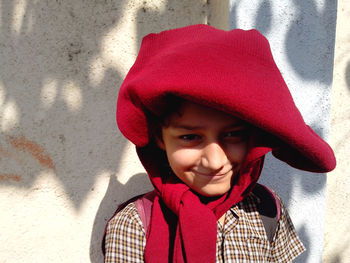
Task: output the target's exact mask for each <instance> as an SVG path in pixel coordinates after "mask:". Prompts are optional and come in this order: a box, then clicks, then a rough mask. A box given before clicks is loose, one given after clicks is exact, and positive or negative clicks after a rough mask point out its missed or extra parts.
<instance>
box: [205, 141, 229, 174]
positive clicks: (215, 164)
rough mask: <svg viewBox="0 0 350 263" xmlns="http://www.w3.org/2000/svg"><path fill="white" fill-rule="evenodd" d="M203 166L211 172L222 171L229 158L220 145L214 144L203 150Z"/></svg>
mask: <svg viewBox="0 0 350 263" xmlns="http://www.w3.org/2000/svg"><path fill="white" fill-rule="evenodd" d="M201 163H202V166H203V167H204V168H207V169H210V170H214V171H216V170H220V169H221V168H222V167H223V166H224V165H225V164H226V163H227V156H226V153H225V151H224V149H223V148H222V147H221V146H220V144H218V143H216V142H212V143H210V144H208V145H206V146H205V147H204V148H203V154H202V159H201Z"/></svg>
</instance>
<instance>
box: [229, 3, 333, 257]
mask: <svg viewBox="0 0 350 263" xmlns="http://www.w3.org/2000/svg"><path fill="white" fill-rule="evenodd" d="M230 4H231V5H230V14H231V16H230V27H231V28H235V27H238V28H245V29H249V28H257V29H258V30H259V31H260V32H262V33H263V34H265V36H266V37H267V38H268V39H269V41H270V44H271V48H272V53H273V55H274V58H275V61H276V63H277V65H278V66H279V68H280V70H281V73H282V75H283V77H284V79H285V81H286V83H287V85H288V87H289V89H290V90H291V93H292V95H293V98H294V100H295V103H296V104H297V106H298V108H299V110H300V111H301V113H302V115H303V117H304V119H305V121H306V123H308V124H309V125H310V126H311V127H312V128H313V129H314V130H315V131H316V132H317V133H318V134H319V135H321V136H322V137H323V138H325V139H328V137H329V126H330V125H329V123H330V105H331V86H332V69H333V52H334V40H335V26H336V11H337V3H336V1H323V0H314V1H271V0H259V1H249V0H231V1H230ZM260 182H263V183H265V184H267V185H269V186H271V187H272V188H273V189H275V190H276V191H277V193H278V194H279V195H280V196H281V197H282V199H283V200H284V203H285V204H286V205H287V207H288V210H289V212H290V215H291V217H292V219H293V222H294V224H295V226H296V229H297V232H298V233H299V236H300V237H301V239H302V241H303V243H304V244H305V246H306V247H307V251H306V252H304V253H303V254H302V255H301V256H300V257H299V258H298V259H297V260H296V262H303V263H304V262H308V263H311V262H314V263H319V262H320V261H321V257H322V248H323V231H324V220H325V203H326V176H325V175H324V174H321V175H319V174H311V173H306V172H302V171H299V170H296V169H293V168H291V167H289V166H287V165H286V164H284V163H282V162H280V161H278V160H276V159H275V158H273V157H271V156H269V158H267V160H266V163H265V167H264V170H263V174H262V177H261V179H260Z"/></svg>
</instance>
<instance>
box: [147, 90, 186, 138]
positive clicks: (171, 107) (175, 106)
mask: <svg viewBox="0 0 350 263" xmlns="http://www.w3.org/2000/svg"><path fill="white" fill-rule="evenodd" d="M161 101H162V106H161V107H159V109H158V112H156V113H155V112H152V111H150V110H148V109H146V110H145V112H146V116H147V122H148V127H149V130H148V132H149V134H148V136H149V138H150V139H151V140H153V139H154V136H158V138H161V137H162V136H161V129H162V127H164V126H165V127H167V126H169V118H168V117H169V116H171V115H172V114H174V113H176V114H179V115H180V114H181V113H180V111H179V110H180V107H181V105H182V104H183V103H184V101H185V99H183V98H180V97H178V96H175V95H172V94H167V95H165V96H164V97H163V99H162V100H161Z"/></svg>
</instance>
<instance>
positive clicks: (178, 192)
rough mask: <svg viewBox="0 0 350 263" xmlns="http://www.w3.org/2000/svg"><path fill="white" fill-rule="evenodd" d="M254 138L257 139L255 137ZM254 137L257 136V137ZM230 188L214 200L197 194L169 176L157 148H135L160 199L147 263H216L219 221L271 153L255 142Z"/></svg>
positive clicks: (155, 207) (249, 187) (149, 237)
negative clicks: (268, 153) (265, 156)
mask: <svg viewBox="0 0 350 263" xmlns="http://www.w3.org/2000/svg"><path fill="white" fill-rule="evenodd" d="M253 138H254V137H253ZM255 138H256V137H255ZM248 147H249V151H248V154H247V156H246V159H245V162H244V164H243V165H242V168H241V170H240V172H239V175H237V176H236V177H235V178H233V186H232V187H231V190H230V191H229V192H228V193H226V194H224V195H223V196H220V197H218V198H216V199H211V200H210V199H208V198H205V197H202V196H199V195H198V194H196V193H194V192H193V191H192V190H191V189H190V188H189V187H188V186H186V185H185V184H184V183H182V182H181V181H180V180H179V179H177V177H176V176H175V175H174V174H173V173H172V172H169V171H170V170H169V168H168V167H167V165H166V164H167V160H166V156H165V154H164V152H162V151H161V150H159V149H158V147H157V146H155V145H154V144H152V143H151V144H149V145H148V146H146V147H143V148H140V147H138V148H137V153H138V155H139V157H140V160H141V161H142V164H143V165H144V167H145V168H146V170H147V172H148V175H149V177H150V179H151V182H152V183H153V185H154V187H155V189H156V191H157V196H156V198H155V200H154V203H153V209H152V217H151V222H150V225H149V229H148V233H147V242H146V249H145V261H146V262H152V263H154V262H175V263H180V262H181V263H182V262H189V263H191V262H215V258H216V237H217V220H218V219H219V218H220V217H221V216H223V215H224V214H225V213H226V211H227V210H228V209H230V208H231V207H232V206H233V205H234V204H237V203H238V202H240V201H241V200H243V198H244V197H245V196H246V195H247V194H248V193H250V191H251V190H252V189H253V187H254V186H255V184H256V182H257V180H258V178H259V175H260V173H261V170H262V167H263V162H264V155H265V154H266V153H267V152H269V151H271V148H269V147H266V146H258V144H257V140H254V142H253V140H251V141H250V145H249V146H248Z"/></svg>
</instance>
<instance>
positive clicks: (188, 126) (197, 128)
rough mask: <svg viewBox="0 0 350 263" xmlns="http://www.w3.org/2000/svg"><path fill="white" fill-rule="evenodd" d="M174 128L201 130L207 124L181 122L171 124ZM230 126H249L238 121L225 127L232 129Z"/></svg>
mask: <svg viewBox="0 0 350 263" xmlns="http://www.w3.org/2000/svg"><path fill="white" fill-rule="evenodd" d="M170 126H171V127H172V128H175V129H183V130H200V129H204V128H205V126H200V125H198V126H194V125H190V124H181V123H175V124H171V125H170ZM230 128H244V129H245V128H247V124H246V123H244V122H238V123H232V124H230V125H227V127H225V129H230Z"/></svg>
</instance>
